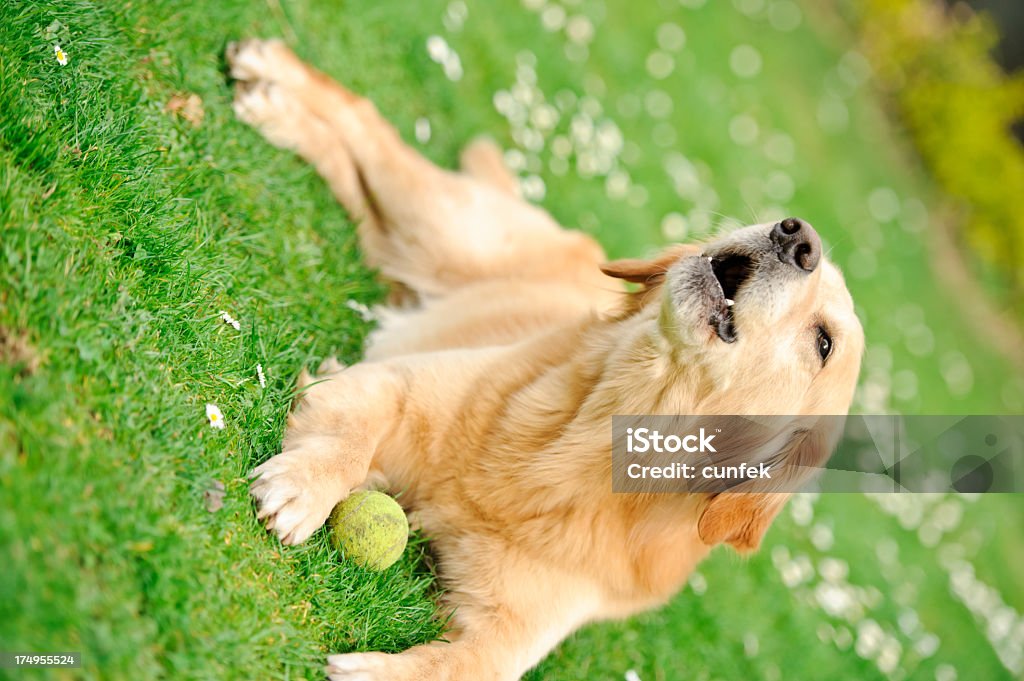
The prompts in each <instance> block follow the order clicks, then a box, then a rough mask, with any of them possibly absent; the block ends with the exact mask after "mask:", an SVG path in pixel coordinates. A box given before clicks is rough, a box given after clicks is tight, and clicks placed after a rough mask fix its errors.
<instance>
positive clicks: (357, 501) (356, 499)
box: [327, 491, 409, 570]
mask: <svg viewBox="0 0 1024 681" xmlns="http://www.w3.org/2000/svg"><path fill="white" fill-rule="evenodd" d="M327 525H328V527H329V528H330V531H331V545H333V546H334V548H336V549H338V550H339V551H341V552H342V553H343V554H344V555H345V557H346V558H349V559H351V560H354V561H355V562H357V563H359V564H360V565H362V566H363V567H365V568H369V569H371V570H386V569H387V568H389V567H391V566H392V565H394V564H395V561H397V560H398V559H399V558H400V557H401V555H402V551H404V550H405V543H406V541H407V540H408V539H409V521H408V520H406V518H405V512H404V511H403V510H402V507H401V506H399V505H398V502H397V501H395V500H394V499H392V498H391V497H389V496H388V495H387V494H384V493H383V492H373V491H362V492H355V493H354V494H351V495H349V497H348V498H347V499H345V501H343V502H341V503H340V504H338V505H337V506H335V507H334V510H333V511H332V512H331V517H330V518H328V519H327Z"/></svg>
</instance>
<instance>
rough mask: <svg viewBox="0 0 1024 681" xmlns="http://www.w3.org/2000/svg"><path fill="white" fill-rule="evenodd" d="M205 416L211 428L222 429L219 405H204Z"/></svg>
mask: <svg viewBox="0 0 1024 681" xmlns="http://www.w3.org/2000/svg"><path fill="white" fill-rule="evenodd" d="M206 418H207V419H209V420H210V427H211V428H216V429H217V430H223V429H224V414H222V413H221V412H220V407H218V406H217V405H216V404H207V405H206Z"/></svg>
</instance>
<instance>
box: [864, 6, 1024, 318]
mask: <svg viewBox="0 0 1024 681" xmlns="http://www.w3.org/2000/svg"><path fill="white" fill-rule="evenodd" d="M853 6H854V7H855V8H859V10H860V19H861V22H862V23H861V31H862V33H863V36H864V43H865V47H866V50H867V54H868V55H869V57H870V58H871V59H872V62H873V64H874V65H875V67H876V69H877V71H878V74H879V76H880V77H881V78H880V82H881V83H882V84H883V86H885V87H887V88H888V90H889V92H890V94H891V96H892V98H893V99H894V100H895V102H896V103H897V104H898V107H899V110H900V112H901V114H902V116H903V120H904V121H905V122H906V125H907V127H908V129H909V130H910V132H911V134H912V135H913V138H914V141H915V142H916V144H917V147H918V149H919V150H920V153H921V156H922V157H923V159H924V161H925V163H926V164H927V165H928V167H929V169H930V170H931V172H932V173H933V174H934V176H935V178H936V179H937V180H938V181H939V183H940V184H941V186H942V188H943V189H944V190H945V192H946V193H948V194H949V195H950V196H952V197H954V198H955V199H958V200H959V201H960V205H961V206H962V208H963V215H962V220H961V221H960V224H961V228H962V230H963V235H964V237H965V241H966V243H967V244H969V245H970V246H971V247H972V248H973V250H974V252H975V253H976V254H977V255H978V257H979V258H980V259H981V261H982V262H983V263H984V264H989V265H992V266H995V267H996V268H997V271H998V273H999V276H998V277H996V278H995V281H994V282H990V283H995V284H997V285H998V286H999V288H1000V289H1002V290H1000V291H998V293H999V294H1000V295H1001V296H1004V297H1006V298H1007V299H1008V302H1009V303H1010V305H1011V307H1012V308H1013V310H1014V311H1015V312H1016V314H1017V315H1018V316H1019V317H1020V318H1022V319H1024V211H1021V210H1020V196H1021V195H1022V193H1024V147H1022V146H1021V144H1020V142H1019V141H1018V140H1017V139H1016V138H1015V137H1014V136H1013V134H1012V131H1011V125H1012V124H1013V123H1014V122H1015V121H1017V120H1020V119H1021V118H1022V117H1024V73H1018V74H1016V75H1007V74H1005V73H1004V72H1003V71H1002V70H1001V69H1000V68H999V66H998V65H997V64H996V63H995V62H994V61H993V60H992V58H991V56H990V50H991V48H992V47H993V46H994V44H995V41H996V32H995V29H994V26H993V25H992V24H991V23H990V21H989V20H988V18H987V17H986V16H985V15H981V14H968V13H965V12H964V11H963V10H962V8H958V10H956V11H953V12H947V11H944V10H943V8H942V3H940V2H938V1H937V0H870V1H869V2H865V3H854V5H853Z"/></svg>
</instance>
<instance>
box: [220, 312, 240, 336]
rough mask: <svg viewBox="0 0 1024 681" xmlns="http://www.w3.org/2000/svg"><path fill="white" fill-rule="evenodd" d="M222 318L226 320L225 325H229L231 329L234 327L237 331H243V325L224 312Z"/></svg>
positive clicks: (221, 314)
mask: <svg viewBox="0 0 1024 681" xmlns="http://www.w3.org/2000/svg"><path fill="white" fill-rule="evenodd" d="M220 318H221V319H223V320H224V323H225V324H227V325H228V326H230V327H233V328H234V329H235V331H241V330H242V325H241V324H239V323H238V320H237V319H235V318H234V317H232V316H231V315H229V314H228V313H227V312H224V311H223V310H222V311H221V313H220Z"/></svg>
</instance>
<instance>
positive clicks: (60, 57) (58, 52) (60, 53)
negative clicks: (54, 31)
mask: <svg viewBox="0 0 1024 681" xmlns="http://www.w3.org/2000/svg"><path fill="white" fill-rule="evenodd" d="M53 54H54V56H56V57H57V63H58V64H60V65H61V66H66V65H67V63H68V55H67V53H66V52H65V51H64V50H62V49H61V48H60V45H56V44H55V45H54V46H53Z"/></svg>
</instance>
